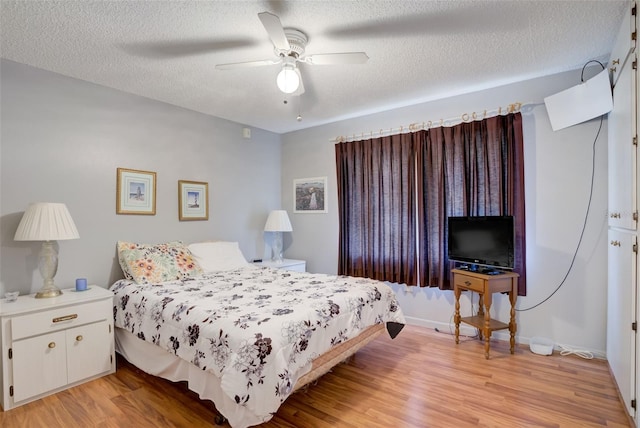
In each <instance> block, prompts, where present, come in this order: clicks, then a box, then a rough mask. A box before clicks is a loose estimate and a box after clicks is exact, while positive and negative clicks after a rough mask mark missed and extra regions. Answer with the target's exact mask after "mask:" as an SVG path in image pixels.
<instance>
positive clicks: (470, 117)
mask: <svg viewBox="0 0 640 428" xmlns="http://www.w3.org/2000/svg"><path fill="white" fill-rule="evenodd" d="M522 106H523V104H522V103H521V102H515V103H513V104H509V105H508V106H507V107H506V108H504V107H498V108H495V109H492V110H484V111H483V112H482V114H478V113H476V112H475V111H474V112H473V113H471V114H469V113H463V114H462V115H460V116H456V117H454V118H450V119H440V120H438V121H431V120H429V121H427V122H422V123H420V122H416V123H411V124H409V125H406V126H399V127H397V128H389V129H382V128H381V129H380V130H378V131H368V132H361V133H360V135H358V134H352V135H346V136H345V135H340V136H338V137H335V138H334V139H333V140H330V142H332V143H345V142H347V141H356V140H357V139H361V140H364V139H365V138H374V137H383V136H385V135H392V134H404V133H409V132H417V131H421V130H425V129H431V128H435V127H440V126H455V125H458V124H460V123H463V122H472V121H474V120H483V119H487V118H489V117H494V116H503V115H507V114H511V113H517V112H519V111H520V108H521V107H522Z"/></svg>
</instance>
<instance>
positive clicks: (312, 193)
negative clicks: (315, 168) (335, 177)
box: [293, 177, 329, 214]
mask: <svg viewBox="0 0 640 428" xmlns="http://www.w3.org/2000/svg"><path fill="white" fill-rule="evenodd" d="M326 189H327V177H311V178H297V179H294V180H293V212H294V213H305V214H310V213H327V212H329V209H328V206H327V197H326Z"/></svg>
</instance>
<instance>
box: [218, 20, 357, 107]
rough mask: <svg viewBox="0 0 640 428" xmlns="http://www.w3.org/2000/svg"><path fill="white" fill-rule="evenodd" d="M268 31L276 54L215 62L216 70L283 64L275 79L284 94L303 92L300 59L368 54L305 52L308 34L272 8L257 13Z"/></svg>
mask: <svg viewBox="0 0 640 428" xmlns="http://www.w3.org/2000/svg"><path fill="white" fill-rule="evenodd" d="M258 18H260V21H261V22H262V25H263V26H264V28H265V30H267V34H268V35H269V38H270V39H271V43H273V47H274V53H275V55H276V57H275V58H272V59H263V60H258V61H247V62H235V63H229V64H218V65H216V69H217V70H234V69H239V68H247V67H260V66H265V65H274V64H282V70H281V71H280V73H278V77H277V79H276V83H277V85H278V88H279V89H280V90H281V91H282V92H284V93H285V94H292V95H301V94H302V93H304V85H303V84H302V76H301V74H300V69H299V68H298V63H304V64H311V65H328V64H364V63H365V62H367V60H368V59H369V57H368V56H367V54H366V53H364V52H343V53H327V54H313V55H305V47H306V46H307V42H308V40H309V39H308V38H307V35H306V34H304V33H303V32H302V31H300V30H296V29H293V28H284V27H283V26H282V23H281V22H280V18H278V17H277V16H276V15H274V14H272V13H269V12H262V13H259V14H258Z"/></svg>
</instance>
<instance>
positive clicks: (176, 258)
mask: <svg viewBox="0 0 640 428" xmlns="http://www.w3.org/2000/svg"><path fill="white" fill-rule="evenodd" d="M118 261H119V262H120V267H121V268H122V272H123V273H124V276H125V277H126V278H127V279H131V280H133V281H134V282H136V283H137V284H157V283H160V282H165V281H174V280H185V279H190V278H195V277H198V276H200V275H202V269H201V268H200V265H199V264H198V263H197V262H196V260H195V258H194V257H193V255H192V254H191V251H189V249H188V248H187V247H186V246H185V245H184V244H183V243H182V242H180V241H173V242H167V243H164V244H138V243H135V242H125V241H118Z"/></svg>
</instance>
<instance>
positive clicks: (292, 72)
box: [276, 64, 300, 94]
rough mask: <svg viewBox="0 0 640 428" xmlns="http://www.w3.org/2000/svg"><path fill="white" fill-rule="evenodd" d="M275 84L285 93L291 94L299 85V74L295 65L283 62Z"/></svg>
mask: <svg viewBox="0 0 640 428" xmlns="http://www.w3.org/2000/svg"><path fill="white" fill-rule="evenodd" d="M276 84H277V85H278V89H280V90H281V91H282V92H284V93H285V94H292V93H294V92H295V91H297V90H298V87H299V86H300V76H299V75H298V73H296V67H295V65H291V64H284V65H283V66H282V70H280V73H278V77H277V78H276Z"/></svg>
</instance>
